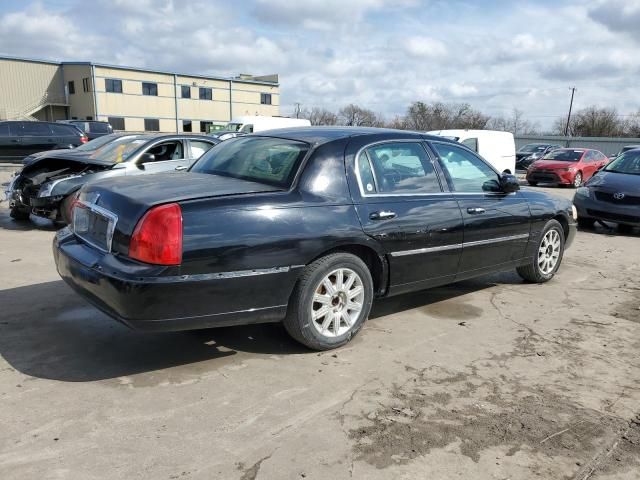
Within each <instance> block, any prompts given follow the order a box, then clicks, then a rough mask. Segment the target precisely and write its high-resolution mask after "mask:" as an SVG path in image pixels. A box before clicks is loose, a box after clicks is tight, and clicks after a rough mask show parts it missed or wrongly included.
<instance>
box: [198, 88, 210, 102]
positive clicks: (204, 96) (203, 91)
mask: <svg viewBox="0 0 640 480" xmlns="http://www.w3.org/2000/svg"><path fill="white" fill-rule="evenodd" d="M200 100H213V91H212V90H211V89H210V88H204V87H200Z"/></svg>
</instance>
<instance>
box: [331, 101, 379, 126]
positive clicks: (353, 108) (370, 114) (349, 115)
mask: <svg viewBox="0 0 640 480" xmlns="http://www.w3.org/2000/svg"><path fill="white" fill-rule="evenodd" d="M338 117H339V119H340V123H341V124H342V125H346V126H349V127H381V126H383V125H384V121H383V119H382V118H381V117H380V116H379V115H378V114H376V113H375V112H374V111H372V110H368V109H366V108H362V107H359V106H357V105H354V104H350V105H347V106H346V107H344V108H342V109H340V112H338Z"/></svg>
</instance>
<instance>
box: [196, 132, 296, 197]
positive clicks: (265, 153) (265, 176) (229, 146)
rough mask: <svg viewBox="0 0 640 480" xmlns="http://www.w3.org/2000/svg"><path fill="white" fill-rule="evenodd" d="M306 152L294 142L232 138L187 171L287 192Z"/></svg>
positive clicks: (258, 138)
mask: <svg viewBox="0 0 640 480" xmlns="http://www.w3.org/2000/svg"><path fill="white" fill-rule="evenodd" d="M308 151H309V145H307V144H306V143H303V142H297V141H295V140H286V139H282V138H269V137H239V138H233V139H230V140H226V141H224V142H222V143H219V144H218V145H216V146H215V147H213V148H212V149H211V150H209V151H208V152H207V153H205V154H204V155H203V156H202V157H201V158H200V160H198V161H197V162H196V163H195V164H194V165H193V167H192V168H191V171H192V172H197V173H209V174H211V175H222V176H225V177H233V178H240V179H242V180H250V181H252V182H258V183H265V184H267V185H274V186H276V187H283V188H288V187H289V186H290V185H291V182H292V181H293V177H294V176H295V174H296V171H297V169H298V166H299V165H300V162H301V161H302V159H303V158H304V156H305V155H306V154H307V152H308Z"/></svg>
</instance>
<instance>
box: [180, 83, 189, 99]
mask: <svg viewBox="0 0 640 480" xmlns="http://www.w3.org/2000/svg"><path fill="white" fill-rule="evenodd" d="M180 95H181V96H182V98H191V87H190V86H189V85H182V87H180Z"/></svg>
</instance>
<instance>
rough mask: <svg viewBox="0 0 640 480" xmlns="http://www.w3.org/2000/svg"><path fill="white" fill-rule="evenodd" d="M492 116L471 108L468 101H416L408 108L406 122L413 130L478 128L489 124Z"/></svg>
mask: <svg viewBox="0 0 640 480" xmlns="http://www.w3.org/2000/svg"><path fill="white" fill-rule="evenodd" d="M489 119H490V117H489V116H487V115H485V114H483V113H482V112H480V111H478V110H474V109H473V108H471V105H469V104H468V103H458V104H456V103H453V104H451V103H449V104H447V103H443V102H434V103H431V104H426V103H424V102H414V103H413V104H411V105H410V106H409V108H408V109H407V114H406V116H405V123H406V126H407V128H409V129H411V130H419V131H429V130H445V129H450V128H477V129H482V128H485V127H486V126H487V123H488V122H489Z"/></svg>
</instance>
